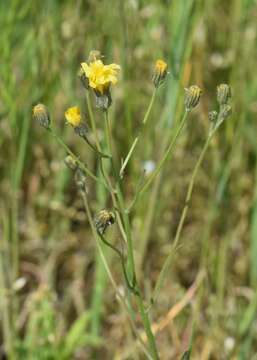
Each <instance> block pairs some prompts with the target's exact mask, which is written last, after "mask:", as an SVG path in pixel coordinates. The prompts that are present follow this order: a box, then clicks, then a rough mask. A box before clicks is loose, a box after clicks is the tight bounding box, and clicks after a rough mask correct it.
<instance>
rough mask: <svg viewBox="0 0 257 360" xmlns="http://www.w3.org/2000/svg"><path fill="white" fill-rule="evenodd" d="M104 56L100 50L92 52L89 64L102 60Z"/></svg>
mask: <svg viewBox="0 0 257 360" xmlns="http://www.w3.org/2000/svg"><path fill="white" fill-rule="evenodd" d="M102 57H103V56H102V55H101V52H100V51H99V50H91V51H90V53H89V56H88V62H89V63H91V62H94V61H96V60H100V59H101V58H102Z"/></svg>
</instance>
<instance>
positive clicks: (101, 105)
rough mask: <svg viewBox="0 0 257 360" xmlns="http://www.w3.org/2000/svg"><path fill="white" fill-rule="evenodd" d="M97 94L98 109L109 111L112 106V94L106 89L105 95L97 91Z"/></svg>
mask: <svg viewBox="0 0 257 360" xmlns="http://www.w3.org/2000/svg"><path fill="white" fill-rule="evenodd" d="M94 94H95V103H96V107H97V108H98V109H101V110H103V111H106V110H108V108H109V107H110V106H111V104H112V97H111V92H110V90H109V89H106V90H105V91H104V93H100V92H99V91H97V90H95V91H94Z"/></svg>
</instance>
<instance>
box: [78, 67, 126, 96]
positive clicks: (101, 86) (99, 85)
mask: <svg viewBox="0 0 257 360" xmlns="http://www.w3.org/2000/svg"><path fill="white" fill-rule="evenodd" d="M81 67H82V70H83V71H84V73H85V75H86V77H87V78H88V81H89V86H90V87H91V88H93V89H94V90H96V91H98V92H99V93H100V94H104V93H105V92H106V91H108V90H109V87H110V85H111V84H113V85H115V84H116V83H117V81H118V80H117V72H118V71H119V70H120V66H119V65H117V64H110V65H104V64H103V62H102V61H101V60H95V61H93V62H90V63H89V65H88V64H87V63H81Z"/></svg>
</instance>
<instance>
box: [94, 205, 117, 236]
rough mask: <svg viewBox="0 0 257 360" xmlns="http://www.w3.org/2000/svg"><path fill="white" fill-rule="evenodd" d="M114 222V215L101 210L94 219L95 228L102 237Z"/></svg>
mask: <svg viewBox="0 0 257 360" xmlns="http://www.w3.org/2000/svg"><path fill="white" fill-rule="evenodd" d="M114 222H115V215H114V213H113V212H111V211H109V210H105V209H104V210H101V211H99V213H98V214H97V215H96V217H95V227H96V230H97V231H98V232H99V234H101V235H103V234H104V233H105V231H106V229H107V228H108V226H110V225H113V224H114Z"/></svg>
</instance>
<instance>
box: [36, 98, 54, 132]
mask: <svg viewBox="0 0 257 360" xmlns="http://www.w3.org/2000/svg"><path fill="white" fill-rule="evenodd" d="M32 118H33V119H34V120H35V121H38V122H39V124H40V125H41V126H43V127H45V128H46V129H48V128H49V126H50V123H51V119H50V115H49V112H48V110H47V107H46V106H45V105H44V104H37V105H36V106H34V107H33V110H32Z"/></svg>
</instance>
